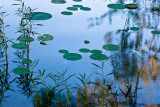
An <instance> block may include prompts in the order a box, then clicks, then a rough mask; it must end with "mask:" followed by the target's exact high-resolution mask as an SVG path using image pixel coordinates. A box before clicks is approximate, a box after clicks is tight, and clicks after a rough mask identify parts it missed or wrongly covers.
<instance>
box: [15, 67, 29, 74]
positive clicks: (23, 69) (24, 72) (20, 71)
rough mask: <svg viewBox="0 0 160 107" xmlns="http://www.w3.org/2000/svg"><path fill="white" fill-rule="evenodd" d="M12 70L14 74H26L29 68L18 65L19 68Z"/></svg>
mask: <svg viewBox="0 0 160 107" xmlns="http://www.w3.org/2000/svg"><path fill="white" fill-rule="evenodd" d="M13 72H14V73H15V74H19V75H25V74H28V73H29V72H30V70H29V69H28V68H22V67H19V68H15V69H13Z"/></svg>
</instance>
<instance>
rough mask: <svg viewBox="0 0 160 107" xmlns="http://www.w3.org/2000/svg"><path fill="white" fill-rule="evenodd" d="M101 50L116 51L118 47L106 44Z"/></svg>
mask: <svg viewBox="0 0 160 107" xmlns="http://www.w3.org/2000/svg"><path fill="white" fill-rule="evenodd" d="M103 49H105V50H108V51H118V50H119V49H120V47H119V46H118V45H115V44H107V45H104V46H103Z"/></svg>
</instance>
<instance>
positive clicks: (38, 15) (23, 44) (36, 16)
mask: <svg viewBox="0 0 160 107" xmlns="http://www.w3.org/2000/svg"><path fill="white" fill-rule="evenodd" d="M50 18H52V15H51V14H49V13H45V12H32V13H29V14H26V16H25V19H27V20H39V21H40V20H48V19H50ZM37 39H38V40H39V41H40V43H41V44H43V45H46V43H45V42H44V41H50V40H52V39H53V36H52V35H50V34H43V35H41V36H38V38H37ZM17 40H18V41H19V42H20V43H14V44H13V45H12V48H14V49H18V50H23V49H27V48H29V45H28V44H27V43H31V42H33V41H34V40H35V39H34V38H33V37H30V36H20V37H18V39H17ZM32 62H33V61H32V60H31V59H27V58H23V59H22V63H23V64H30V63H32ZM13 72H14V73H15V74H19V75H25V74H28V73H29V72H30V70H29V68H24V67H18V68H15V69H14V70H13Z"/></svg>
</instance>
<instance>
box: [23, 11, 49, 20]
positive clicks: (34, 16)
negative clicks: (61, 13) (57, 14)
mask: <svg viewBox="0 0 160 107" xmlns="http://www.w3.org/2000/svg"><path fill="white" fill-rule="evenodd" d="M25 18H28V19H30V20H48V19H50V18H52V15H51V14H49V13H45V12H31V13H29V14H27V15H26V17H25Z"/></svg>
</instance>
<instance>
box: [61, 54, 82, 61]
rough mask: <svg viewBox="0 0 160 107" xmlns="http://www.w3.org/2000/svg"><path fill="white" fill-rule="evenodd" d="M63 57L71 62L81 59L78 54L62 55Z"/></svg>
mask: <svg viewBox="0 0 160 107" xmlns="http://www.w3.org/2000/svg"><path fill="white" fill-rule="evenodd" d="M63 57H64V58H65V59H67V60H71V61H76V60H80V59H81V58H82V56H81V55H80V54H77V53H66V54H64V55H63Z"/></svg>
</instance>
